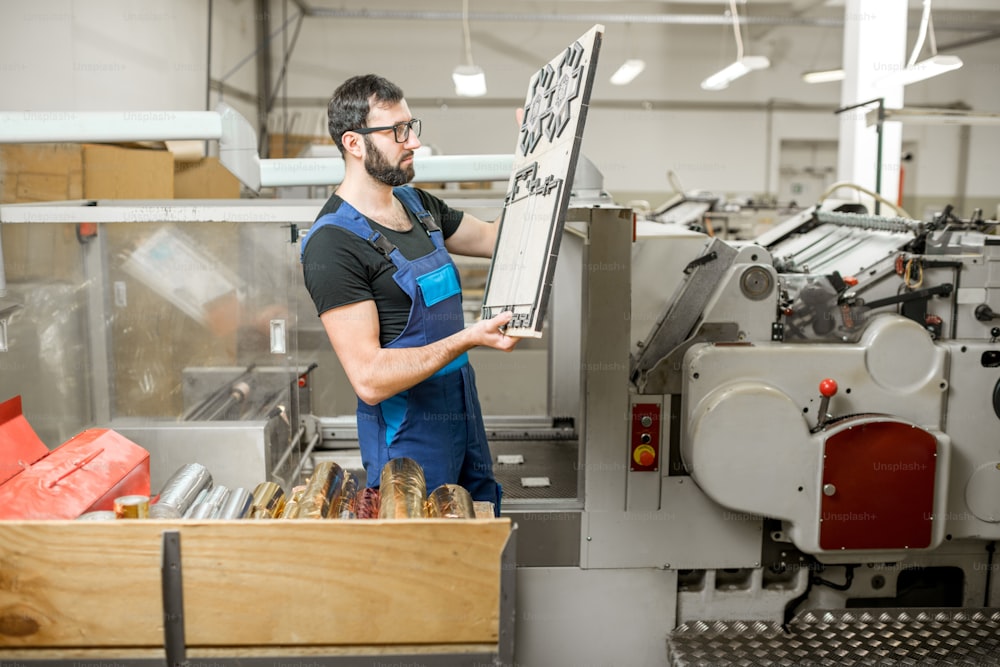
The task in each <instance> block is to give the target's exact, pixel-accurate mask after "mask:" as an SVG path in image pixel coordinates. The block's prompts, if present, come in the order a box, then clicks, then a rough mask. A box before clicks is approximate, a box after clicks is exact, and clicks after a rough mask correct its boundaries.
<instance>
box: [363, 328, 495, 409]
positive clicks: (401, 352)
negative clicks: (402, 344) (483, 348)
mask: <svg viewBox="0 0 1000 667" xmlns="http://www.w3.org/2000/svg"><path fill="white" fill-rule="evenodd" d="M475 346H476V343H475V342H474V339H473V337H472V336H471V335H470V333H469V332H468V330H462V331H459V332H457V333H454V334H452V335H451V336H448V337H447V338H442V339H441V340H439V341H436V342H434V343H431V344H429V345H423V346H421V347H406V348H381V349H380V350H379V352H378V354H377V355H376V356H375V359H374V360H373V362H372V363H371V364H369V365H368V367H367V368H366V372H365V375H364V377H363V378H361V379H360V380H361V381H360V382H359V383H358V386H355V391H357V392H358V396H359V397H360V398H361V400H362V401H364V402H365V403H368V404H369V405H375V404H376V403H380V402H382V401H384V400H385V399H387V398H389V397H391V396H395V395H396V394H398V393H399V392H401V391H406V390H407V389H409V388H410V387H412V386H414V385H416V384H419V383H420V382H423V381H424V380H426V379H427V378H429V377H430V376H432V375H434V374H435V373H437V372H438V371H439V370H441V369H442V368H444V367H445V366H447V365H448V364H449V363H451V362H452V361H454V360H455V359H456V358H458V357H459V356H460V355H461V354H462V353H464V352H467V351H468V350H470V349H472V348H473V347H475Z"/></svg>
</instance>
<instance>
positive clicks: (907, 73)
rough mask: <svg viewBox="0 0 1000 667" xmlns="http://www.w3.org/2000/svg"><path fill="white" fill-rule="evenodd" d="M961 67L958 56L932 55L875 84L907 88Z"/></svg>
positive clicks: (888, 75)
mask: <svg viewBox="0 0 1000 667" xmlns="http://www.w3.org/2000/svg"><path fill="white" fill-rule="evenodd" d="M961 66H962V59H961V58H959V57H958V56H942V55H934V56H931V57H930V58H928V59H927V60H922V61H920V62H919V63H916V64H915V65H911V66H910V67H904V68H902V69H900V70H899V71H896V72H892V73H891V74H887V75H885V76H884V77H882V78H880V79H879V80H878V81H876V82H875V84H876V85H877V86H879V87H885V86H890V85H901V86H907V85H909V84H911V83H916V82H917V81H923V80H924V79H929V78H931V77H932V76H937V75H938V74H944V73H945V72H950V71H951V70H953V69H958V68H959V67H961Z"/></svg>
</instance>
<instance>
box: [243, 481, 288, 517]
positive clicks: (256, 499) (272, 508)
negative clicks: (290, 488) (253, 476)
mask: <svg viewBox="0 0 1000 667" xmlns="http://www.w3.org/2000/svg"><path fill="white" fill-rule="evenodd" d="M285 501H286V498H285V492H284V491H283V490H282V488H281V487H280V486H278V485H277V484H275V483H274V482H261V483H260V484H258V485H257V486H256V488H254V490H253V503H252V504H251V506H250V518H251V519H273V518H274V517H276V516H281V512H282V510H284V509H285Z"/></svg>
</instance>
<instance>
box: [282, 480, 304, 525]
mask: <svg viewBox="0 0 1000 667" xmlns="http://www.w3.org/2000/svg"><path fill="white" fill-rule="evenodd" d="M305 492H306V487H305V485H302V486H295V487H292V497H291V498H289V499H288V502H287V503H285V507H284V508H283V509H282V510H281V517H280V518H282V519H298V518H299V511H300V510H301V509H302V508H301V507H300V505H299V503H300V502H302V495H303V494H304V493H305Z"/></svg>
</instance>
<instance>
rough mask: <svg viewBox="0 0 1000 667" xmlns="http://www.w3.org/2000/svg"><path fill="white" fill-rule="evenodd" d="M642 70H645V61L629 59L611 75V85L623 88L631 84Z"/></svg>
mask: <svg viewBox="0 0 1000 667" xmlns="http://www.w3.org/2000/svg"><path fill="white" fill-rule="evenodd" d="M644 69H646V61H645V60H642V59H640V58H629V59H628V60H626V61H625V62H624V63H622V66H621V67H619V68H618V69H617V70H616V71H615V73H614V74H612V75H611V83H613V84H614V85H616V86H624V85H625V84H627V83H632V80H633V79H634V78H635V77H637V76H639V75H640V74H642V70H644Z"/></svg>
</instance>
